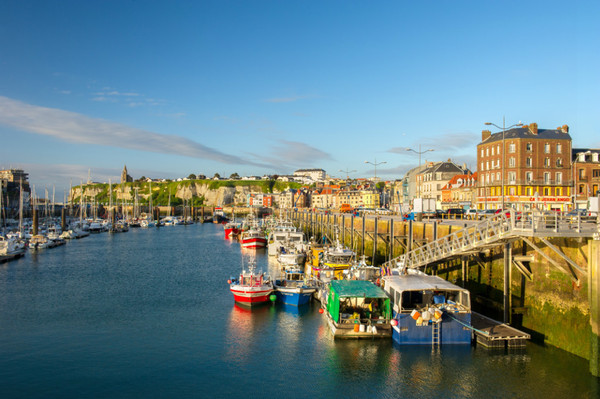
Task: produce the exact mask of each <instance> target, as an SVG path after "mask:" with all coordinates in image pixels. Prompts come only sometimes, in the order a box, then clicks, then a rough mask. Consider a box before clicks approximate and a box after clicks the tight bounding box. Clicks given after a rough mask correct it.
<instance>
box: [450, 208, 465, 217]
mask: <svg viewBox="0 0 600 399" xmlns="http://www.w3.org/2000/svg"><path fill="white" fill-rule="evenodd" d="M446 214H447V215H448V218H453V219H461V218H462V217H463V216H464V215H465V210H464V209H463V208H450V209H448V211H447V212H446Z"/></svg>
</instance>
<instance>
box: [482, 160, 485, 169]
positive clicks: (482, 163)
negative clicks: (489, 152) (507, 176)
mask: <svg viewBox="0 0 600 399" xmlns="http://www.w3.org/2000/svg"><path fill="white" fill-rule="evenodd" d="M481 170H485V169H483V162H482V163H481Z"/></svg>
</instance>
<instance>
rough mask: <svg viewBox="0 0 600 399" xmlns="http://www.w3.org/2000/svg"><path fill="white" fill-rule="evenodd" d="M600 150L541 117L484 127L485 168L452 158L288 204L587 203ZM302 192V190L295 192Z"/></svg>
mask: <svg viewBox="0 0 600 399" xmlns="http://www.w3.org/2000/svg"><path fill="white" fill-rule="evenodd" d="M599 185H600V149H592V148H572V139H571V136H570V134H569V127H568V126H567V125H563V126H560V127H557V128H556V129H539V128H538V126H537V124H536V123H531V124H529V125H523V126H518V127H514V128H511V129H508V130H505V131H504V132H503V131H500V132H496V133H492V132H491V131H489V130H484V131H482V135H481V142H480V143H479V144H477V172H473V171H471V170H469V169H468V168H467V167H466V165H464V164H463V165H458V164H456V163H454V162H452V160H450V159H448V160H447V161H442V162H426V163H424V164H423V165H420V166H417V167H415V168H413V169H411V170H410V171H408V172H407V173H406V175H405V176H404V177H403V178H401V179H399V180H395V181H387V182H385V187H384V188H383V189H381V190H375V189H374V186H369V188H368V189H365V188H364V187H363V188H362V189H360V188H357V187H354V186H352V185H350V186H343V183H342V185H336V186H332V185H329V186H327V185H322V186H321V187H318V188H316V189H309V188H308V187H307V188H304V189H302V190H297V191H296V192H290V193H284V196H287V197H289V199H286V200H284V201H281V202H280V206H281V207H313V208H336V207H338V206H339V205H340V204H341V203H349V204H350V205H351V206H353V207H359V206H362V207H366V208H377V207H385V208H389V209H391V210H394V211H396V212H400V211H401V212H405V211H407V210H409V209H411V207H412V204H413V200H414V199H415V198H433V199H435V202H436V208H437V209H448V208H459V207H460V208H465V209H468V208H475V209H498V208H501V207H502V204H504V207H505V208H507V207H511V208H514V209H517V210H521V211H527V210H531V209H534V208H536V209H541V210H560V211H567V210H571V209H585V208H586V207H587V204H588V198H589V197H596V196H598V195H600V192H599V191H598V187H599ZM292 191H294V190H292Z"/></svg>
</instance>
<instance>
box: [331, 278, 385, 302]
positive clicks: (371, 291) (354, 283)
mask: <svg viewBox="0 0 600 399" xmlns="http://www.w3.org/2000/svg"><path fill="white" fill-rule="evenodd" d="M331 289H332V290H333V291H335V293H336V294H337V295H338V296H339V297H340V298H350V297H352V298H355V297H364V298H387V294H386V293H385V291H383V290H382V289H381V288H379V287H378V286H376V285H375V284H373V283H372V282H370V281H362V280H333V281H332V282H331Z"/></svg>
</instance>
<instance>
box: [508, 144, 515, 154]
mask: <svg viewBox="0 0 600 399" xmlns="http://www.w3.org/2000/svg"><path fill="white" fill-rule="evenodd" d="M516 150H517V146H516V145H515V143H510V144H509V145H508V152H510V153H511V154H514V153H515V151H516Z"/></svg>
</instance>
